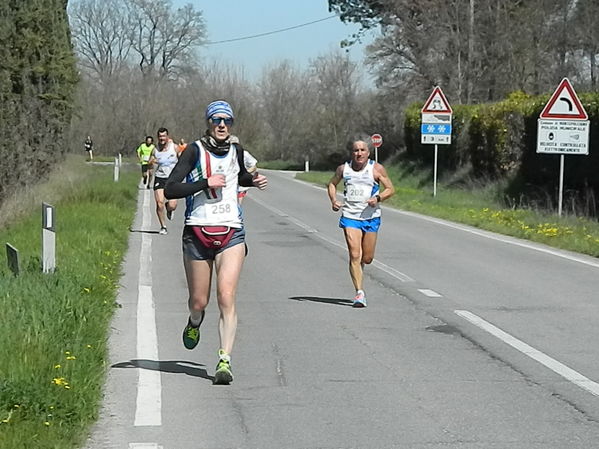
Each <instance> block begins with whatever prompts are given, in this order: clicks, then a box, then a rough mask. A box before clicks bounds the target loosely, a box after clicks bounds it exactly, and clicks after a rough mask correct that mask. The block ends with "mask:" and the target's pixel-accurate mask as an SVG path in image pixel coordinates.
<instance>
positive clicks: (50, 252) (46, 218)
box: [42, 203, 56, 273]
mask: <svg viewBox="0 0 599 449" xmlns="http://www.w3.org/2000/svg"><path fill="white" fill-rule="evenodd" d="M55 220H56V214H55V212H54V206H51V205H50V204H48V203H42V271H43V272H44V273H52V272H54V270H55V269H56V233H55V232H56V229H55V225H54V222H55Z"/></svg>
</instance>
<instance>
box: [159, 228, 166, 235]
mask: <svg viewBox="0 0 599 449" xmlns="http://www.w3.org/2000/svg"><path fill="white" fill-rule="evenodd" d="M158 234H160V235H166V234H168V231H167V230H166V228H165V227H164V226H163V227H161V228H160V232H158Z"/></svg>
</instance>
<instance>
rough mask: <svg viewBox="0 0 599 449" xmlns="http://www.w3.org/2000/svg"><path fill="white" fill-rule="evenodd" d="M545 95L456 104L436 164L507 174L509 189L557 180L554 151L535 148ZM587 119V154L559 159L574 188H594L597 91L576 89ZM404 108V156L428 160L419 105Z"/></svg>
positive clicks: (598, 188)
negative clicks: (447, 137)
mask: <svg viewBox="0 0 599 449" xmlns="http://www.w3.org/2000/svg"><path fill="white" fill-rule="evenodd" d="M549 97H550V95H542V96H535V97H532V96H529V95H527V94H524V93H522V92H515V93H513V94H511V95H510V96H509V97H508V98H507V99H506V100H504V101H502V102H499V103H492V104H480V105H467V106H465V105H457V106H455V107H454V114H453V130H452V132H453V134H452V143H451V145H439V166H440V168H441V169H446V170H451V171H453V170H457V169H458V168H463V167H469V168H470V174H471V175H472V176H473V177H474V178H480V179H484V180H489V179H502V178H508V179H510V180H511V182H512V185H511V188H512V190H513V191H514V193H518V192H523V191H526V190H528V191H531V190H534V189H543V190H545V191H552V189H554V188H555V187H556V186H557V180H558V176H559V157H558V156H557V155H549V154H537V152H536V145H537V120H538V118H539V115H540V113H541V111H542V109H543V107H544V106H545V104H546V103H547V102H548V101H549ZM579 97H580V100H581V102H582V104H583V106H584V108H585V109H586V111H587V113H588V115H589V119H590V121H591V124H590V146H589V155H588V156H581V155H576V156H571V157H568V158H566V162H565V178H564V179H565V185H566V188H567V189H570V190H571V191H575V192H578V193H580V192H588V191H589V190H590V191H592V192H594V193H595V196H597V197H599V195H596V193H597V192H599V176H597V174H598V173H599V93H596V92H595V93H584V94H581V95H579ZM421 108H422V104H413V105H411V106H410V107H409V108H408V109H407V111H406V120H405V130H404V131H405V143H406V150H407V154H408V157H409V158H410V159H412V160H416V161H420V162H421V163H423V164H425V165H432V160H433V155H434V152H433V151H432V145H422V144H421V143H420V124H421V115H420V109H421Z"/></svg>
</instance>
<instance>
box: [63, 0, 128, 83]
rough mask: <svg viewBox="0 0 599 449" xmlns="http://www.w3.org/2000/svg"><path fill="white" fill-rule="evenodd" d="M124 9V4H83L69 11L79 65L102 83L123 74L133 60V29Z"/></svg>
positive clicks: (89, 0) (104, 0) (108, 0)
mask: <svg viewBox="0 0 599 449" xmlns="http://www.w3.org/2000/svg"><path fill="white" fill-rule="evenodd" d="M122 9H123V2H122V0H80V1H78V2H73V3H72V5H71V7H70V9H69V13H70V22H71V33H72V36H73V41H74V44H75V48H76V50H77V53H78V55H79V64H80V65H81V66H82V67H83V68H84V69H85V71H86V72H87V73H88V74H90V75H91V76H93V77H94V78H96V79H97V80H98V81H100V82H101V83H106V82H107V80H108V79H110V78H112V77H114V76H115V75H116V74H118V73H120V72H121V70H122V69H123V67H125V66H126V65H127V61H128V59H129V54H130V50H131V41H130V39H129V38H128V34H129V31H130V29H131V25H130V23H129V19H128V18H127V16H126V15H124V14H122V13H121V12H120V11H122Z"/></svg>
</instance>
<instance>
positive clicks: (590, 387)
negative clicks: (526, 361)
mask: <svg viewBox="0 0 599 449" xmlns="http://www.w3.org/2000/svg"><path fill="white" fill-rule="evenodd" d="M454 313H455V314H456V315H458V316H460V317H462V318H464V319H465V320H467V321H469V322H470V323H472V324H474V325H475V326H477V327H479V328H480V329H482V330H484V331H486V332H488V333H490V334H491V335H493V336H494V337H497V338H499V339H500V340H501V341H503V342H504V343H507V344H508V345H510V346H511V347H512V348H514V349H516V350H518V351H520V352H521V353H522V354H525V355H527V356H528V357H530V358H531V359H533V360H536V361H537V362H539V363H541V364H542V365H544V366H546V367H547V368H549V369H550V370H551V371H553V372H554V373H556V374H559V375H560V376H562V377H563V378H564V379H566V380H568V381H570V382H572V383H573V384H575V385H578V386H579V387H580V388H582V389H584V390H586V391H588V392H589V393H592V394H593V395H595V396H599V384H598V383H597V382H594V381H592V380H591V379H589V378H587V377H585V376H583V375H582V374H580V373H579V372H577V371H574V370H573V369H572V368H569V367H568V366H566V365H564V364H563V363H561V362H558V361H557V360H555V359H554V358H551V357H549V356H548V355H547V354H545V353H543V352H541V351H539V350H538V349H535V348H533V347H532V346H529V345H528V344H526V343H524V342H523V341H522V340H518V339H517V338H516V337H513V336H512V335H510V334H508V333H507V332H505V331H502V330H501V329H499V328H498V327H496V326H494V325H493V324H491V323H489V322H488V321H485V320H483V319H482V318H481V317H479V316H477V315H475V314H473V313H472V312H469V311H467V310H455V311H454Z"/></svg>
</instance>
